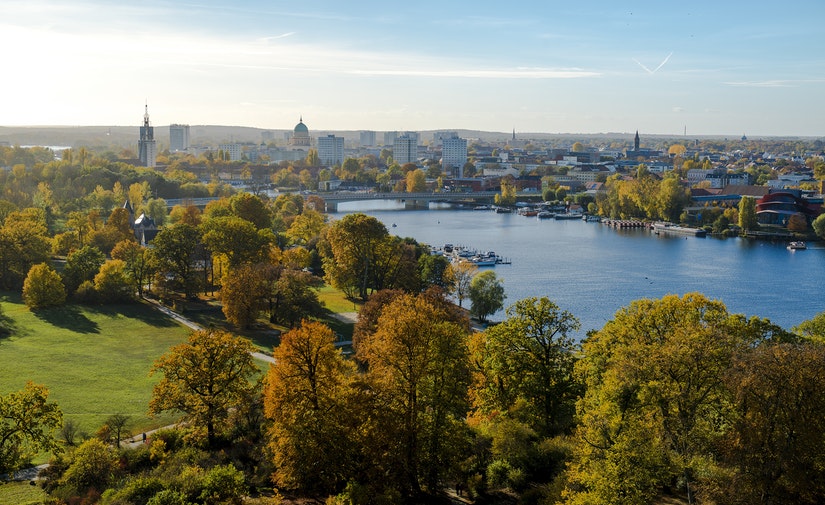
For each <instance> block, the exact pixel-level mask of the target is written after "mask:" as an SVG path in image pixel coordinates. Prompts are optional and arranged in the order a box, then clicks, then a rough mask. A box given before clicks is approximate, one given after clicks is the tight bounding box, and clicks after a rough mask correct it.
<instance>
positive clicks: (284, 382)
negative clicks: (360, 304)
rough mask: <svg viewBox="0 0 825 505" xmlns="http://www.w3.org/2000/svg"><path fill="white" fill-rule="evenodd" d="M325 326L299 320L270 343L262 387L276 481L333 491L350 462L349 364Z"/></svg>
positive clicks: (352, 376)
mask: <svg viewBox="0 0 825 505" xmlns="http://www.w3.org/2000/svg"><path fill="white" fill-rule="evenodd" d="M334 342H335V334H334V332H333V331H332V330H331V329H330V328H329V327H328V326H326V325H324V324H322V323H319V322H314V321H304V322H303V323H302V324H301V326H300V327H299V328H295V329H293V330H290V331H289V332H287V333H285V334H284V335H283V336H282V338H281V344H280V345H279V346H278V347H276V348H275V351H274V358H275V363H274V364H273V365H271V366H270V367H269V372H268V373H267V378H266V387H265V390H264V412H265V413H266V416H267V417H268V418H269V419H270V420H271V421H272V427H271V429H270V432H269V446H270V448H271V450H272V454H273V457H274V463H275V468H276V470H275V474H274V481H275V484H276V485H277V486H283V487H287V488H300V489H304V490H310V491H323V492H333V491H335V490H336V489H337V488H339V486H341V484H342V483H343V482H342V480H343V479H342V478H343V476H344V475H346V474H347V472H348V471H350V468H351V467H352V466H353V465H354V464H355V460H354V458H353V456H354V451H353V449H354V447H353V446H352V445H351V441H352V437H354V436H356V433H355V431H354V430H353V428H354V426H353V425H352V423H351V421H352V417H353V413H352V412H350V411H349V409H348V405H347V398H348V395H349V394H350V393H349V392H348V388H349V384H350V382H351V381H353V380H354V378H355V370H354V368H353V366H352V363H351V362H349V361H347V360H345V359H344V358H343V356H342V355H341V353H340V352H339V351H338V349H336V347H335V344H334Z"/></svg>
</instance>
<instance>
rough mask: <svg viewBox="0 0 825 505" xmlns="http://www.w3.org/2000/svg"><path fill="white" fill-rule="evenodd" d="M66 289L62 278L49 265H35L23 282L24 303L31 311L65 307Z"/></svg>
mask: <svg viewBox="0 0 825 505" xmlns="http://www.w3.org/2000/svg"><path fill="white" fill-rule="evenodd" d="M65 301H66V288H65V287H64V286H63V278H62V277H60V274H58V273H57V272H56V271H55V270H54V269H53V268H52V267H51V266H49V265H48V264H47V263H40V264H39V265H34V266H33V267H31V269H30V270H29V274H28V275H27V276H26V280H25V281H24V282H23V302H24V303H25V304H26V306H27V307H29V308H30V309H41V308H45V307H53V306H57V305H63V303H64V302H65Z"/></svg>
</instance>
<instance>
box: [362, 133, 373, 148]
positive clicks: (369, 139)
mask: <svg viewBox="0 0 825 505" xmlns="http://www.w3.org/2000/svg"><path fill="white" fill-rule="evenodd" d="M361 145H362V146H364V147H372V146H374V145H375V132H374V131H362V132H361Z"/></svg>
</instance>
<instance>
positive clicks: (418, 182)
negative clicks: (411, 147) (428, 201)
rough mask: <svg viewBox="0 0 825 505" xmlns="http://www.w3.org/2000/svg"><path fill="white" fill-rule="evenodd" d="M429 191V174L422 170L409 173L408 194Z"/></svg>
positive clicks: (417, 169) (418, 169)
mask: <svg viewBox="0 0 825 505" xmlns="http://www.w3.org/2000/svg"><path fill="white" fill-rule="evenodd" d="M426 189H427V174H425V173H424V171H423V170H421V169H420V168H416V169H415V170H412V171H410V172H407V193H420V192H422V191H425V190H426Z"/></svg>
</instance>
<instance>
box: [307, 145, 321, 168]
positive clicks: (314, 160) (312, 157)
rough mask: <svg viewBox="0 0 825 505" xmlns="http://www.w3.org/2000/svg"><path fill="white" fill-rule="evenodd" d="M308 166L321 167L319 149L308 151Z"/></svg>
mask: <svg viewBox="0 0 825 505" xmlns="http://www.w3.org/2000/svg"><path fill="white" fill-rule="evenodd" d="M306 164H307V166H309V167H317V166H320V165H321V158H319V157H318V150H317V149H310V150H309V151H307V157H306Z"/></svg>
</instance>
